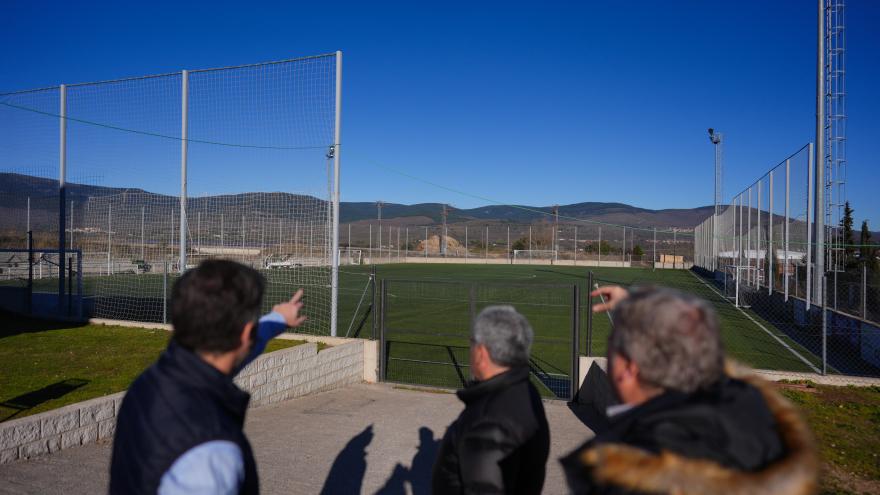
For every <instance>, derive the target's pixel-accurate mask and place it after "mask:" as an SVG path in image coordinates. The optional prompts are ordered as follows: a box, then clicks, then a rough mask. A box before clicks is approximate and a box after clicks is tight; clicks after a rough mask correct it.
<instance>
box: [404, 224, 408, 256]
mask: <svg viewBox="0 0 880 495" xmlns="http://www.w3.org/2000/svg"><path fill="white" fill-rule="evenodd" d="M408 258H409V227H407V228H406V247H405V248H404V250H403V262H404V263H406V262H407V259H408Z"/></svg>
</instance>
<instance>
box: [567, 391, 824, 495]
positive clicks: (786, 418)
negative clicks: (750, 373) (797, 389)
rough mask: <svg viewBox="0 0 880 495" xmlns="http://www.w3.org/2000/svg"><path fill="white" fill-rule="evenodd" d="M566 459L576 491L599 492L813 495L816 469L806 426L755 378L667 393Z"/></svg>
mask: <svg viewBox="0 0 880 495" xmlns="http://www.w3.org/2000/svg"><path fill="white" fill-rule="evenodd" d="M744 378H745V377H744ZM561 462H562V464H563V468H564V469H565V472H566V478H567V480H568V484H569V488H570V489H571V491H572V493H596V494H639V493H652V494H656V493H681V494H689V493H694V494H696V493H717V494H723V493H749V494H762V493H781V494H787V493H810V489H811V486H812V485H815V470H816V468H815V466H816V461H815V455H814V451H813V448H812V440H811V436H810V434H809V431H808V430H807V428H806V425H805V424H804V423H803V421H801V420H800V418H799V416H798V415H797V412H796V411H795V410H794V408H793V406H791V404H789V403H788V401H786V400H785V399H784V398H783V397H782V396H781V395H779V394H778V393H776V392H775V391H774V390H773V389H772V386H771V385H769V384H766V383H765V382H762V381H760V380H759V379H757V378H755V377H748V378H746V379H744V380H741V379H735V378H730V377H725V378H723V379H722V380H720V381H719V382H718V383H716V384H715V385H714V386H712V387H710V388H709V389H708V390H704V391H700V392H697V393H694V394H682V393H676V392H667V393H664V394H663V395H660V396H658V397H655V398H653V399H651V400H649V401H648V402H645V403H644V404H642V405H640V406H638V407H636V408H634V409H631V410H629V411H626V412H623V413H621V414H619V415H618V416H614V417H612V418H611V420H610V425H609V428H608V430H607V431H604V432H602V433H600V434H599V435H597V436H596V437H595V438H593V439H592V440H590V441H589V442H587V443H586V444H585V445H583V446H582V447H581V448H579V449H577V450H575V451H574V452H572V453H571V454H569V455H568V456H566V457H565V458H563V459H562V460H561ZM811 471H812V472H811ZM811 484H812V485H811Z"/></svg>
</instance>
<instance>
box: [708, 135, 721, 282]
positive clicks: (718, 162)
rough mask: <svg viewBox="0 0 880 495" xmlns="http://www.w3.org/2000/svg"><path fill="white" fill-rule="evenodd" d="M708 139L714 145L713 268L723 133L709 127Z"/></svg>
mask: <svg viewBox="0 0 880 495" xmlns="http://www.w3.org/2000/svg"><path fill="white" fill-rule="evenodd" d="M709 141H711V142H712V144H714V145H715V216H714V217H713V219H712V269H713V270H715V269H716V268H717V266H715V265H716V263H717V262H718V215H719V214H720V213H721V211H720V210H721V202H722V201H723V191H722V186H723V182H722V173H723V167H722V164H721V157H722V151H723V143H724V141H723V135H722V134H721V133H720V132H715V129H713V128H711V127H710V128H709Z"/></svg>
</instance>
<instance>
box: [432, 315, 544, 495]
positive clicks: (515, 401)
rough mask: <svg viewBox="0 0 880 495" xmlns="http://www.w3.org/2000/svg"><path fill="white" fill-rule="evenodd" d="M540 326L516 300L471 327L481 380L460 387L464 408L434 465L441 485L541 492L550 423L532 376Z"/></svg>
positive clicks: (440, 489)
mask: <svg viewBox="0 0 880 495" xmlns="http://www.w3.org/2000/svg"><path fill="white" fill-rule="evenodd" d="M532 339H533V332H532V328H531V326H529V322H528V321H527V320H526V318H525V317H524V316H523V315H521V314H519V313H517V312H516V310H514V309H513V308H512V307H510V306H490V307H488V308H486V309H484V310H483V311H482V312H481V313H480V314H479V315H478V316H477V318H476V319H475V321H474V324H473V328H472V329H471V347H470V367H471V374H472V375H473V377H474V378H475V379H476V380H475V381H474V382H473V383H472V384H471V385H469V386H468V387H466V388H464V389H462V390H459V391H458V397H459V399H461V400H462V401H463V402H464V403H465V408H464V411H462V413H461V414H460V415H459V417H458V419H456V420H455V422H453V423H452V425H450V426H449V429H447V430H446V434H445V435H444V437H443V441H442V443H441V446H440V451H439V453H438V455H437V460H436V461H435V463H434V471H433V480H432V485H433V491H434V493H437V494H441V493H442V494H456V493H517V494H537V493H541V488H542V487H543V486H544V474H545V468H546V462H547V456H548V454H549V452H550V429H549V427H548V425H547V418H546V416H545V415H544V404H543V403H542V402H541V397H540V395H539V394H538V391H537V390H536V389H535V387H534V386H533V385H532V384H531V383H530V382H529V348H530V347H531V344H532Z"/></svg>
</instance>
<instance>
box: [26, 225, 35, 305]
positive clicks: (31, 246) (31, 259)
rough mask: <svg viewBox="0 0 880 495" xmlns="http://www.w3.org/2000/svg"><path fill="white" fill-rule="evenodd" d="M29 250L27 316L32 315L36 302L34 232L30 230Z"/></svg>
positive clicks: (28, 236)
mask: <svg viewBox="0 0 880 495" xmlns="http://www.w3.org/2000/svg"><path fill="white" fill-rule="evenodd" d="M27 248H28V282H27V301H25V303H26V304H25V306H26V308H27V314H31V313H32V310H33V307H32V306H33V301H34V232H33V231H31V230H28V233H27Z"/></svg>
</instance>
